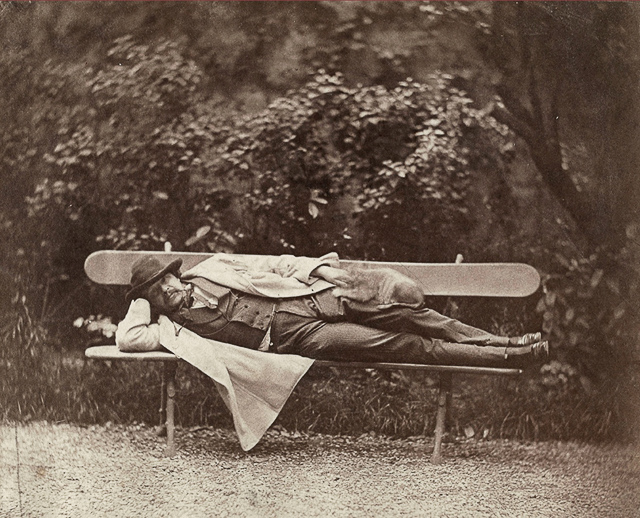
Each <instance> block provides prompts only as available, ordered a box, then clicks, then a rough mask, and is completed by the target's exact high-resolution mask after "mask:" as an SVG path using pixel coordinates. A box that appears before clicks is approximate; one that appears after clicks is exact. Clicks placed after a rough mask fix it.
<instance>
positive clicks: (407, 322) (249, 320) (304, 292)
mask: <svg viewBox="0 0 640 518" xmlns="http://www.w3.org/2000/svg"><path fill="white" fill-rule="evenodd" d="M181 265H182V260H181V259H176V260H174V261H172V262H170V263H168V264H166V265H163V264H161V263H160V262H159V261H158V260H157V259H156V258H154V257H151V256H145V257H143V258H141V259H139V260H138V261H136V262H135V263H134V264H133V266H132V271H131V289H130V290H129V292H128V293H127V295H126V298H127V300H128V301H130V306H129V310H128V312H127V315H126V317H125V319H124V320H123V321H122V322H121V323H120V324H119V326H118V330H117V332H116V344H117V345H118V347H119V348H120V350H122V351H150V350H159V349H162V346H161V345H160V338H159V337H160V331H159V326H158V324H157V323H155V322H156V320H157V316H158V315H160V314H163V315H165V316H167V317H169V319H171V321H172V322H173V325H174V327H175V334H176V336H178V335H179V333H180V330H181V329H182V328H183V327H185V328H187V329H189V330H191V331H193V332H195V333H196V334H198V335H200V336H201V337H203V338H210V339H213V340H217V341H221V342H227V343H230V344H234V345H237V346H241V347H246V348H250V349H254V350H259V351H270V352H274V353H281V354H296V355H300V356H305V357H308V358H313V359H320V360H331V361H347V362H348V361H352V362H396V363H420V364H438V365H469V366H487V367H515V368H519V367H525V366H527V365H528V364H531V363H533V362H534V361H538V360H545V359H546V357H547V356H548V353H549V344H548V342H546V341H541V335H540V333H529V334H525V335H524V336H520V337H504V336H497V335H494V334H491V333H488V332H486V331H483V330H481V329H478V328H475V327H472V326H469V325H466V324H463V323H462V322H459V321H457V320H454V319H452V318H449V317H446V316H444V315H441V314H439V313H437V312H435V311H433V310H431V309H429V308H426V307H425V305H424V295H423V293H422V290H421V289H420V287H419V286H418V285H417V284H416V283H415V282H414V281H413V280H411V279H409V278H408V277H405V276H403V275H401V274H400V273H398V272H396V271H393V270H386V269H385V270H382V269H378V270H363V271H361V272H359V271H353V272H351V271H346V270H344V269H341V268H340V267H339V262H338V257H337V255H336V254H328V255H326V256H323V257H322V258H320V259H312V258H306V257H294V256H279V257H274V256H264V257H252V258H246V257H244V258H238V257H236V256H233V255H227V254H216V255H214V256H212V257H211V258H210V259H207V260H205V261H203V262H202V263H200V264H198V265H196V266H195V267H194V268H192V269H191V270H189V271H187V272H185V273H184V274H182V275H181V274H180V267H181Z"/></svg>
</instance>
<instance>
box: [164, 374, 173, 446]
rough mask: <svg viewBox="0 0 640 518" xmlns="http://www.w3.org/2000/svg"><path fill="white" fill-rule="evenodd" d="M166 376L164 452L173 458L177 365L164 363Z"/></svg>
mask: <svg viewBox="0 0 640 518" xmlns="http://www.w3.org/2000/svg"><path fill="white" fill-rule="evenodd" d="M164 376H165V379H166V383H167V395H166V402H167V404H166V416H167V420H166V427H167V446H166V448H165V450H164V455H165V457H173V456H174V455H175V453H176V445H175V440H174V439H175V405H176V402H175V396H176V363H175V362H164Z"/></svg>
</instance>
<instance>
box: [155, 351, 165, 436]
mask: <svg viewBox="0 0 640 518" xmlns="http://www.w3.org/2000/svg"><path fill="white" fill-rule="evenodd" d="M167 363H168V362H162V373H161V379H160V408H159V409H158V413H159V414H160V419H159V420H158V426H157V427H156V435H157V436H158V437H166V436H167V376H166V371H167Z"/></svg>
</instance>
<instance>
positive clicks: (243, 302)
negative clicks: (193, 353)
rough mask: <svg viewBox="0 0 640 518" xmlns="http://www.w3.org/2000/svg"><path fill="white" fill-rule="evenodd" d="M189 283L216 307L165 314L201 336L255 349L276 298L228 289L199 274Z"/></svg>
mask: <svg viewBox="0 0 640 518" xmlns="http://www.w3.org/2000/svg"><path fill="white" fill-rule="evenodd" d="M189 282H190V283H192V284H194V285H195V286H197V287H198V288H199V289H200V290H201V291H202V292H203V293H204V294H205V295H206V296H207V298H210V299H212V300H217V306H214V307H211V306H212V305H211V304H209V305H207V306H205V307H199V308H182V309H180V310H179V311H177V312H175V313H174V314H172V315H168V316H169V318H171V319H172V320H174V321H175V322H176V323H177V324H179V325H181V326H184V327H186V328H187V329H189V330H191V331H193V332H194V333H197V334H198V335H200V336H202V337H203V338H211V339H213V340H219V341H221V342H227V343H230V344H234V345H238V346H241V347H247V348H249V349H258V347H259V346H260V344H261V342H262V340H263V338H264V336H265V334H266V332H267V329H268V328H269V324H270V323H271V318H272V315H273V312H274V304H275V302H276V301H274V300H271V299H268V298H264V297H258V296H255V295H249V294H246V293H242V292H238V291H235V290H231V289H229V288H226V287H224V286H220V285H218V284H215V283H213V282H211V281H209V280H207V279H203V278H201V277H194V278H193V279H189ZM205 303H206V302H205Z"/></svg>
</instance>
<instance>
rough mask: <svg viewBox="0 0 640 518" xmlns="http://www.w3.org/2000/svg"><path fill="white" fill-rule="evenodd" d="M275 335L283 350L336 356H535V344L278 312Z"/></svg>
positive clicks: (504, 363) (470, 361)
mask: <svg viewBox="0 0 640 518" xmlns="http://www.w3.org/2000/svg"><path fill="white" fill-rule="evenodd" d="M272 336H273V337H274V341H275V343H276V344H277V352H279V353H291V354H299V355H301V356H306V357H309V358H316V359H320V360H333V361H360V362H398V363H423V364H433V365H438V364H452V365H472V366H487V367H523V366H525V365H527V364H528V363H529V362H530V361H531V360H532V355H531V347H530V346H526V347H514V348H510V349H509V357H508V359H506V360H505V348H504V347H493V346H486V347H479V346H477V345H471V344H462V343H451V342H447V341H444V340H439V339H430V338H427V337H424V336H418V335H416V334H412V333H402V332H393V331H385V330H381V329H374V328H371V327H367V326H363V325H360V324H354V323H351V322H337V323H327V322H323V321H319V320H317V319H314V318H306V317H301V316H298V315H292V314H289V313H278V314H277V315H276V317H275V319H274V322H273V327H272Z"/></svg>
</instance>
